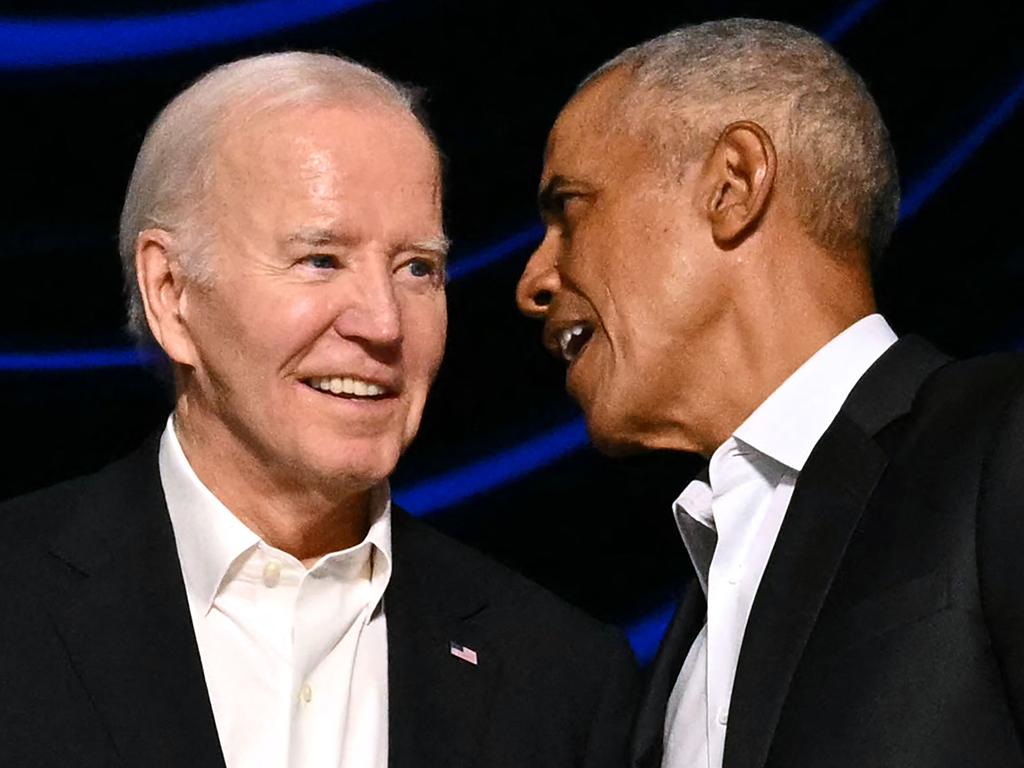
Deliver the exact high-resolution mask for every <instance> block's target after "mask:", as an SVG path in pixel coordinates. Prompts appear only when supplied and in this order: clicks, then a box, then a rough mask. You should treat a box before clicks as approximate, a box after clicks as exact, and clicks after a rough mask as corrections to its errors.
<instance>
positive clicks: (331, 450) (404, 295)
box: [182, 106, 447, 488]
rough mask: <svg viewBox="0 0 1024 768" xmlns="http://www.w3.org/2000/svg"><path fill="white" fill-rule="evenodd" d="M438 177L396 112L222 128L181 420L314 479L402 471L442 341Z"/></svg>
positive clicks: (187, 313)
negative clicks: (204, 280)
mask: <svg viewBox="0 0 1024 768" xmlns="http://www.w3.org/2000/svg"><path fill="white" fill-rule="evenodd" d="M439 185H440V180H439V175H438V164H437V158H436V156H435V153H434V150H433V148H432V146H431V144H430V142H429V141H428V139H427V137H426V136H425V135H424V132H423V131H422V130H421V128H420V126H419V125H418V124H417V123H416V121H415V120H414V118H413V117H411V116H410V115H408V114H404V113H402V112H399V111H397V110H395V109H387V108H384V107H372V106H368V107H360V108H356V107H341V106H334V107H328V106H305V107H291V108H287V109H285V110H283V111H282V110H278V111H276V112H271V113H269V114H265V115H263V116H260V117H258V118H256V119H253V120H250V121H249V122H247V123H244V124H242V125H234V126H232V127H231V128H230V129H229V130H228V131H227V136H226V138H224V139H223V142H222V145H221V147H220V149H219V151H218V152H217V154H216V159H215V165H214V176H213V182H212V185H211V186H212V189H211V192H210V195H209V199H208V200H206V201H205V202H204V208H203V211H202V212H201V213H200V217H205V219H206V221H208V222H210V223H209V225H208V226H211V227H212V233H213V238H212V243H211V247H210V248H209V249H208V255H207V258H208V259H209V260H210V271H211V273H212V275H213V279H212V284H211V285H210V286H209V287H204V286H200V285H193V284H190V285H189V286H188V287H187V288H186V293H185V295H184V296H183V299H182V307H183V310H182V312H183V315H184V317H185V321H186V323H187V325H188V328H189V333H190V335H191V339H192V344H193V347H194V349H195V355H196V364H195V365H194V366H193V372H192V374H191V377H190V378H191V381H190V383H189V385H188V387H187V390H186V392H187V396H188V398H189V400H188V402H187V408H188V411H189V412H188V413H186V414H185V416H186V418H187V419H190V420H199V421H202V422H205V424H206V425H207V426H211V425H212V431H213V432H214V434H216V435H217V436H218V438H219V439H224V438H225V436H226V439H227V440H229V441H230V444H231V447H232V448H233V449H236V450H235V451H234V452H233V453H231V452H225V455H226V456H236V455H237V454H241V455H242V456H244V457H246V459H245V460H251V461H252V462H253V464H254V465H256V466H258V467H270V468H272V471H274V472H277V473H279V474H280V476H281V477H282V478H284V479H285V481H286V482H294V483H296V484H311V485H314V486H323V485H324V484H326V485H328V486H333V485H336V484H338V483H343V484H345V485H346V486H347V487H349V488H352V487H356V488H360V487H369V486H370V485H372V484H373V483H376V482H378V481H380V480H381V479H383V478H384V477H386V476H387V475H388V474H389V473H390V472H391V471H392V469H393V468H394V465H395V463H396V461H397V460H398V457H399V455H400V454H401V452H402V450H403V449H404V448H405V446H406V445H407V444H408V443H409V441H410V440H412V438H413V436H414V435H415V433H416V430H417V428H418V426H419V422H420V416H421V413H422V410H423V406H424V403H425V400H426V397H427V391H428V389H429V387H430V384H431V382H432V380H433V378H434V375H435V373H436V372H437V369H438V366H439V365H440V362H441V357H442V353H443V348H444V339H445V330H446V322H447V315H446V307H445V293H444V260H443V244H442V243H443V231H442V223H441V192H440V186H439ZM205 431H206V433H209V432H210V430H209V429H207V430H205Z"/></svg>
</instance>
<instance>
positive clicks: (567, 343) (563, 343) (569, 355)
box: [558, 323, 594, 363]
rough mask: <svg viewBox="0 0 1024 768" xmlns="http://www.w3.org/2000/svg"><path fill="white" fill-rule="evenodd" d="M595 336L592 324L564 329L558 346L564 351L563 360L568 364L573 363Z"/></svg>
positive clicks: (559, 337) (582, 324)
mask: <svg viewBox="0 0 1024 768" xmlns="http://www.w3.org/2000/svg"><path fill="white" fill-rule="evenodd" d="M593 335H594V326H592V325H590V323H576V324H574V325H570V326H568V327H566V328H563V329H562V330H561V331H559V332H558V346H559V348H560V349H561V351H562V358H563V359H564V360H565V361H566V362H567V363H572V362H573V361H574V360H576V358H578V357H579V356H580V355H581V354H582V353H583V349H584V347H586V346H587V342H589V341H590V339H591V337H592V336H593Z"/></svg>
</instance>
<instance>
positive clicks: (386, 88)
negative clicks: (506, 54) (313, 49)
mask: <svg viewBox="0 0 1024 768" xmlns="http://www.w3.org/2000/svg"><path fill="white" fill-rule="evenodd" d="M339 103H340V104H358V105H371V106H382V107H387V108H395V109H398V110H400V111H406V112H409V113H410V114H412V115H414V116H415V117H416V119H417V120H418V121H419V123H420V125H421V126H422V127H423V130H424V132H425V133H426V134H427V136H428V137H429V138H430V140H431V142H432V143H434V139H433V136H432V134H431V133H430V129H429V127H428V126H427V124H426V122H425V120H424V119H423V117H422V115H421V113H420V110H419V92H418V91H416V90H414V89H412V88H408V87H405V86H403V85H400V84H398V83H395V82H393V81H391V80H389V79H388V78H387V77H385V76H384V75H382V74H380V73H379V72H376V71H374V70H372V69H370V68H368V67H364V66H362V65H361V64H357V63H355V62H353V61H350V60H348V59H345V58H342V57H340V56H333V55H329V54H323V53H305V52H301V51H290V52H285V53H272V54H265V55H262V56H253V57H250V58H246V59H240V60H238V61H234V62H231V63H229V64H224V65H222V66H220V67H217V68H216V69H214V70H211V71H210V72H208V73H207V74H205V75H203V76H202V77H201V78H200V79H199V80H197V81H196V82H195V83H193V84H192V85H191V86H190V87H189V88H187V89H186V90H185V91H183V92H182V93H180V94H179V95H178V96H176V97H175V98H174V99H173V100H172V101H171V102H170V104H168V105H167V106H166V107H164V109H163V110H162V111H161V112H160V114H159V115H158V116H157V118H156V120H155V121H153V124H152V125H151V126H150V127H149V130H148V131H147V132H146V137H145V139H144V140H143V142H142V148H141V149H140V150H139V154H138V157H137V158H136V160H135V168H134V170H133V171H132V177H131V181H130V182H129V184H128V191H127V193H126V195H125V202H124V208H123V209H122V211H121V226H120V233H119V237H118V250H119V252H120V256H121V268H122V272H123V276H124V287H125V294H126V300H127V309H128V328H129V330H130V331H131V332H132V334H133V335H134V336H135V337H136V338H137V339H138V340H139V341H141V342H144V343H147V342H151V341H152V336H151V335H150V333H149V327H148V325H147V323H146V316H145V309H144V307H143V303H142V295H141V292H140V290H139V286H138V278H137V275H136V270H135V246H136V241H137V239H138V236H139V233H140V232H142V231H144V230H146V229H151V228H152V229H163V230H166V231H168V232H170V233H173V234H175V235H176V240H177V241H178V245H179V247H178V248H176V253H175V254H174V256H175V257H176V258H178V259H179V260H180V262H181V265H182V268H183V270H184V271H185V272H186V274H187V275H188V276H189V277H190V278H191V279H194V280H197V281H208V280H209V279H210V278H211V277H212V276H211V275H210V264H209V259H208V258H207V254H206V253H205V250H206V245H207V243H206V241H205V238H206V237H207V236H206V235H204V234H203V233H202V232H201V231H200V230H201V229H203V227H202V226H201V225H200V223H199V218H200V216H199V213H200V211H201V209H202V206H203V203H204V200H205V195H206V192H207V190H208V188H209V184H210V181H211V179H212V175H213V173H212V169H213V167H214V164H213V162H212V159H213V155H214V153H215V151H216V149H217V147H218V144H219V141H220V140H221V138H222V137H223V135H224V131H225V126H226V125H227V124H228V123H230V122H232V121H239V120H248V119H251V118H252V117H254V116H256V115H257V114H262V113H265V112H268V111H272V110H276V109H281V108H286V107H290V106H299V105H307V104H339ZM435 149H436V144H435Z"/></svg>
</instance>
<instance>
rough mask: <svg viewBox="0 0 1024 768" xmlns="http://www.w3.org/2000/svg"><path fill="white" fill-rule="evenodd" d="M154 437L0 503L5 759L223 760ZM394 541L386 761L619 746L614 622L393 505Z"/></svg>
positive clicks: (14, 762)
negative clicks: (465, 653) (466, 656)
mask: <svg viewBox="0 0 1024 768" xmlns="http://www.w3.org/2000/svg"><path fill="white" fill-rule="evenodd" d="M156 451H157V443H156V441H155V440H153V441H151V442H150V443H148V444H147V445H146V446H144V447H143V448H142V449H141V450H140V451H138V452H137V453H135V454H134V455H132V456H130V457H128V458H127V459H124V460H122V461H120V462H118V463H116V464H113V465H111V466H109V467H107V468H106V469H104V470H102V471H101V472H99V473H98V474H96V475H93V476H91V477H88V478H85V479H80V480H75V481H71V482H69V483H65V484H62V485H59V486H55V487H54V488H51V489H47V490H44V491H41V492H37V493H35V494H32V495H30V496H27V497H23V498H21V499H19V500H16V501H14V502H10V503H8V504H6V505H4V507H3V508H2V509H0V765H2V766H5V767H6V766H10V767H11V768H15V767H20V766H47V768H50V767H52V766H75V767H76V768H87V767H91V766H147V767H148V766H188V768H215V767H216V766H223V764H224V763H223V758H222V755H221V751H220V746H219V742H218V737H217V733H216V729H215V725H214V720H213V715H212V712H211V708H210V703H209V697H208V693H207V690H206V685H205V682H204V678H203V671H202V666H201V662H200V659H199V654H198V650H197V647H196V640H195V635H194V633H193V629H192V624H191V619H190V617H189V612H188V605H187V600H186V596H185V589H184V584H183V581H182V576H181V571H180V565H179V563H178V557H177V553H176V550H175V545H174V538H173V533H172V530H171V525H170V520H169V518H168V515H167V510H166V505H165V502H164V497H163V492H162V489H161V486H160V480H159V474H158V472H157V461H156ZM392 549H393V558H394V565H393V572H392V580H391V583H390V585H389V587H388V590H387V592H386V594H385V598H384V605H385V611H386V613H387V628H388V677H389V722H390V729H389V730H390V733H389V744H390V747H389V751H390V760H389V762H390V765H391V766H393V767H394V768H434V767H435V766H436V768H452V767H454V766H481V767H484V766H486V767H490V766H494V767H495V768H498V767H501V766H508V767H509V768H511V767H512V766H515V767H516V768H521V767H523V766H550V767H551V768H556V767H558V768H563V767H567V766H586V767H587V768H621V766H622V765H624V764H625V761H626V753H627V741H628V733H629V725H630V718H631V715H632V705H633V703H634V694H635V691H634V683H635V680H634V675H635V666H634V663H633V660H632V655H631V653H630V651H629V648H628V646H627V645H626V644H625V641H624V640H623V639H622V637H621V635H620V634H618V632H617V631H616V630H613V629H610V628H608V627H605V626H603V625H600V624H598V623H597V622H595V621H593V620H592V619H589V618H588V617H586V616H585V615H583V614H582V613H581V612H579V611H576V610H574V609H572V608H570V607H569V606H567V605H565V604H564V603H562V602H560V601H559V600H557V599H556V598H554V597H553V596H552V595H550V594H549V593H547V592H545V591H544V590H542V589H540V588H539V587H537V586H535V585H533V584H531V583H529V582H527V581H526V580H525V579H523V578H522V577H519V576H517V575H515V574H513V573H512V572H511V571H509V570H507V569H505V568H503V567H501V566H499V565H497V564H496V563H493V562H491V561H489V560H487V559H486V558H484V557H482V556H480V555H477V554H476V553H474V552H472V551H471V550H469V549H467V548H465V547H463V546H462V545H460V544H458V543H456V542H455V541H453V540H451V539H448V538H446V537H444V536H442V535H441V534H439V533H437V532H435V531H433V530H431V529H430V528H428V527H426V526H425V525H423V524H421V523H419V522H418V521H416V520H414V519H412V518H411V517H409V516H408V515H407V514H405V513H403V512H401V511H400V510H395V512H394V518H393V524H392ZM451 641H455V642H457V643H460V644H462V645H464V646H467V647H469V648H472V649H473V650H475V651H476V652H477V655H478V659H479V663H478V664H477V665H476V666H474V665H471V664H468V663H466V662H464V661H461V660H459V659H457V658H455V657H453V656H452V655H451V653H450V647H449V643H450V642H451ZM257 725H258V724H257Z"/></svg>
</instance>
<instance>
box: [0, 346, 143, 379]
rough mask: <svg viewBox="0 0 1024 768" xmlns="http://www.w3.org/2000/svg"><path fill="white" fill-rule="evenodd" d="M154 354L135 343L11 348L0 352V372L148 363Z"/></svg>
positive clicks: (84, 368)
mask: <svg viewBox="0 0 1024 768" xmlns="http://www.w3.org/2000/svg"><path fill="white" fill-rule="evenodd" d="M155 360H156V355H155V354H154V353H152V352H146V351H143V350H140V349H137V348H135V347H121V348H112V349H86V350H69V351H59V352H21V353H19V352H14V353H5V354H2V355H0V372H6V373H28V372H35V371H78V370H95V369H104V368H130V367H136V366H140V365H148V364H150V363H152V362H154V361H155Z"/></svg>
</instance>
